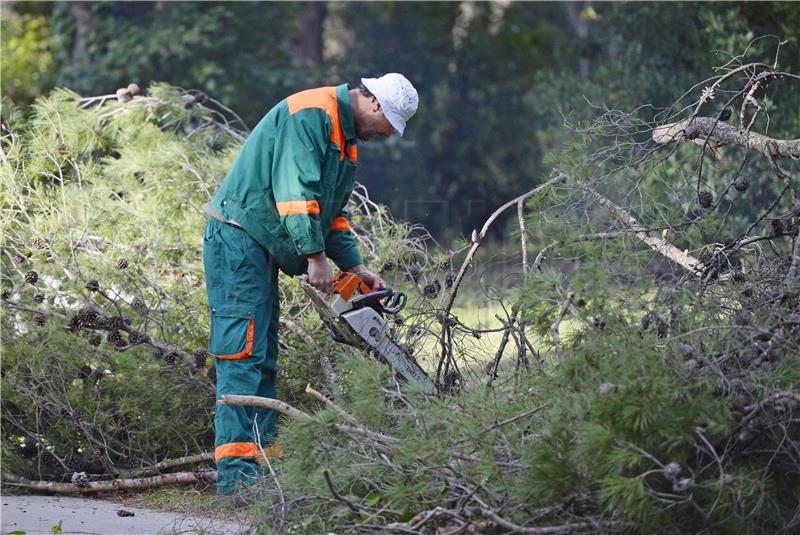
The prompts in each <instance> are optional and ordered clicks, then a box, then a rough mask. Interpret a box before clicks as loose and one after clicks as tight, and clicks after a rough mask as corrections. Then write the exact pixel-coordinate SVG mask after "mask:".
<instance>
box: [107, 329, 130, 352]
mask: <svg viewBox="0 0 800 535" xmlns="http://www.w3.org/2000/svg"><path fill="white" fill-rule="evenodd" d="M108 341H109V342H110V343H111V345H112V346H114V347H115V348H118V347H125V346H126V345H127V344H126V343H125V340H124V339H123V338H122V335H121V334H120V333H119V331H111V332H110V333H108Z"/></svg>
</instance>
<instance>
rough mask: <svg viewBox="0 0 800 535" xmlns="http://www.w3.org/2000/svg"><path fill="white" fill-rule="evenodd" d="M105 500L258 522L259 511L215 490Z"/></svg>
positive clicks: (169, 489)
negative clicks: (235, 504)
mask: <svg viewBox="0 0 800 535" xmlns="http://www.w3.org/2000/svg"><path fill="white" fill-rule="evenodd" d="M105 499H107V500H110V501H114V502H117V503H119V504H121V505H122V506H125V507H144V508H148V509H155V510H158V511H163V512H167V513H177V514H181V515H188V516H197V517H204V518H209V519H214V520H224V521H226V522H235V523H239V524H250V523H252V522H254V521H255V520H256V518H257V516H258V515H257V513H258V511H256V510H254V509H255V508H238V509H237V508H235V507H233V506H232V505H230V503H227V502H225V501H223V500H220V499H219V498H217V496H216V492H215V490H214V487H213V486H210V487H200V486H197V487H187V486H178V485H175V486H166V487H159V488H155V489H146V490H142V491H137V492H134V493H130V494H123V493H119V494H114V495H111V496H107V497H106V498H105Z"/></svg>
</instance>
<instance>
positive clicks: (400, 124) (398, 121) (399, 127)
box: [381, 105, 406, 137]
mask: <svg viewBox="0 0 800 535" xmlns="http://www.w3.org/2000/svg"><path fill="white" fill-rule="evenodd" d="M381 108H382V109H383V115H384V117H386V120H387V121H389V124H390V125H392V128H394V133H395V134H397V135H398V136H400V137H403V132H404V131H405V129H406V123H405V121H403V119H402V118H401V117H400V116H399V115H397V114H395V113H393V112H391V111H387V110H386V108H385V107H383V105H381Z"/></svg>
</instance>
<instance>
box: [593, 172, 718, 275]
mask: <svg viewBox="0 0 800 535" xmlns="http://www.w3.org/2000/svg"><path fill="white" fill-rule="evenodd" d="M582 189H583V191H585V192H586V194H587V195H588V196H589V197H591V198H592V199H593V200H594V201H595V202H596V203H597V204H599V205H600V206H602V207H603V208H605V209H606V210H608V211H609V212H611V214H612V215H613V216H614V217H615V218H617V220H619V222H620V223H622V224H623V225H625V226H626V227H628V228H629V229H630V230H632V231H633V232H634V234H635V236H636V237H637V238H639V239H640V240H642V241H643V242H644V243H646V244H647V245H648V246H649V247H650V248H651V249H652V250H654V251H655V252H657V253H659V254H660V255H663V256H664V257H666V258H668V259H669V260H672V261H673V262H675V263H676V264H678V265H679V266H681V267H683V268H685V269H686V270H687V271H689V272H690V273H692V274H694V275H698V274H700V273H702V271H703V268H704V267H705V266H704V265H703V263H702V262H701V261H700V260H698V259H697V258H695V257H694V256H692V255H690V254H689V253H688V251H681V250H680V249H678V248H677V247H675V246H674V245H672V244H671V243H670V242H668V241H667V240H665V239H664V238H654V237H652V236H650V231H649V229H648V228H647V227H645V226H643V225H642V224H640V223H639V222H638V221H637V220H636V218H635V217H633V216H632V215H631V214H630V213H629V212H627V211H626V210H625V209H623V208H622V207H621V206H619V205H617V204H615V203H614V202H613V201H612V200H611V199H609V198H608V197H605V196H604V195H601V194H600V193H598V192H596V191H595V190H593V189H592V188H590V187H588V186H585V187H583V188H582Z"/></svg>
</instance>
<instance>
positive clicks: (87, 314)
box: [82, 308, 100, 327]
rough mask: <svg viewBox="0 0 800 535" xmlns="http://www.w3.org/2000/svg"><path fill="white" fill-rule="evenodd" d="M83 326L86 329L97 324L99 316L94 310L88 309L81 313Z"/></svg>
mask: <svg viewBox="0 0 800 535" xmlns="http://www.w3.org/2000/svg"><path fill="white" fill-rule="evenodd" d="M82 317H83V326H84V327H88V326H90V325H94V324H95V323H98V322H99V320H100V314H98V313H97V312H96V311H95V310H92V309H91V308H88V309H86V310H84V311H83V316H82Z"/></svg>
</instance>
